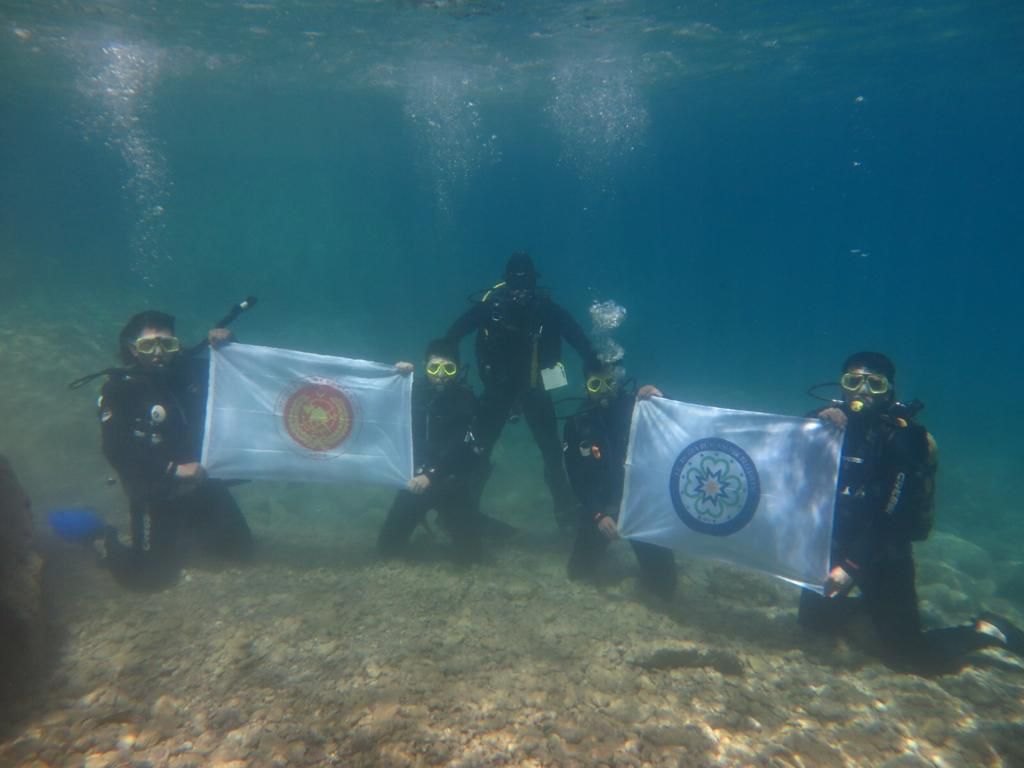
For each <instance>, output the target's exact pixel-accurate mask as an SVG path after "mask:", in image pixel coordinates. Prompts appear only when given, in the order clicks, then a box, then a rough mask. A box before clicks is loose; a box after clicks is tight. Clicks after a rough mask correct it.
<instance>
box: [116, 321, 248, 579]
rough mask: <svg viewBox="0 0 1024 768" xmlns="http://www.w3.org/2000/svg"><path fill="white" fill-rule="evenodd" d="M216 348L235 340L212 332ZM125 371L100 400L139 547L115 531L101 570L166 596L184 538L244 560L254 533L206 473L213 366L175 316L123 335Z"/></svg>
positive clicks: (133, 326)
mask: <svg viewBox="0 0 1024 768" xmlns="http://www.w3.org/2000/svg"><path fill="white" fill-rule="evenodd" d="M208 340H209V342H210V344H213V345H217V344H223V343H226V342H228V341H230V340H231V333H230V331H228V330H226V329H224V328H215V329H213V330H211V331H210V333H209V339H208ZM120 352H121V358H122V361H123V362H124V363H125V365H126V366H128V367H127V368H125V369H122V370H117V371H112V372H110V378H109V379H108V381H107V382H106V384H104V385H103V390H102V395H101V397H100V399H99V404H98V405H99V414H98V415H99V419H100V426H101V430H102V436H103V454H104V455H105V456H106V457H107V460H108V461H109V462H110V464H111V465H112V466H113V467H114V469H116V470H117V473H118V475H119V476H120V478H121V484H122V485H123V486H124V488H125V491H126V492H127V494H128V498H129V501H130V513H131V536H132V544H131V546H130V547H128V546H125V545H124V544H122V543H121V542H120V540H119V539H118V537H117V532H116V530H114V529H113V528H107V529H106V531H105V533H104V536H103V545H104V546H103V548H104V549H105V550H106V551H105V554H104V556H103V559H102V561H101V562H102V564H103V565H104V566H106V567H108V568H110V570H111V572H112V573H113V575H114V577H115V578H116V579H117V580H118V581H119V582H121V583H123V584H124V585H125V586H129V587H133V588H137V589H159V588H162V587H165V586H169V585H171V584H173V583H174V582H175V581H177V579H178V576H179V575H180V572H181V565H182V557H183V544H184V543H185V542H184V539H185V538H186V536H193V537H195V538H196V539H198V542H199V543H200V544H201V545H204V546H205V548H208V549H210V550H211V551H213V552H214V553H215V554H218V555H221V556H224V557H227V558H231V559H235V560H244V559H247V558H248V557H249V556H250V554H251V552H252V534H251V533H250V531H249V527H248V525H247V524H246V522H245V518H244V517H243V516H242V513H241V511H240V510H239V509H238V506H237V505H236V504H235V500H234V499H233V498H232V497H231V494H230V493H229V492H228V489H227V486H226V485H225V484H224V483H222V482H220V481H218V480H210V479H207V477H206V472H205V470H204V469H203V467H202V466H201V465H200V464H199V455H200V452H201V448H202V438H203V427H204V414H205V410H206V394H207V362H206V360H205V358H204V359H200V358H197V357H195V356H192V355H190V354H188V353H186V352H183V351H182V349H181V342H180V341H179V340H178V339H177V338H176V337H175V336H174V317H172V316H171V315H167V314H164V313H162V312H154V311H146V312H141V313H139V314H137V315H135V316H134V317H132V318H131V320H129V321H128V323H127V325H125V327H124V329H123V330H122V331H121V334H120Z"/></svg>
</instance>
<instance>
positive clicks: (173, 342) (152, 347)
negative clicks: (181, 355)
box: [133, 336, 181, 356]
mask: <svg viewBox="0 0 1024 768" xmlns="http://www.w3.org/2000/svg"><path fill="white" fill-rule="evenodd" d="M133 346H134V348H135V351H136V352H137V353H139V354H140V355H147V356H148V355H155V354H157V353H158V352H161V353H163V354H165V355H170V354H173V353H175V352H180V351H181V340H180V339H179V338H178V337H177V336H143V337H141V338H138V339H136V340H135V343H134V345H133Z"/></svg>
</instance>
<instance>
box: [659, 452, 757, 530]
mask: <svg viewBox="0 0 1024 768" xmlns="http://www.w3.org/2000/svg"><path fill="white" fill-rule="evenodd" d="M669 495H670V496H671V497H672V505H673V506H674V507H675V508H676V514H677V515H679V519H680V520H682V521H683V522H684V523H685V524H686V525H687V526H688V527H689V528H692V529H693V530H695V531H697V532H698V533H707V534H710V535H711V536H729V535H731V534H734V533H736V532H737V531H739V530H741V529H743V528H744V527H745V526H746V525H747V523H749V522H750V521H751V520H753V519H754V512H756V511H757V504H758V502H759V501H760V500H761V479H760V478H759V477H758V474H757V467H755V466H754V462H753V461H752V460H751V458H750V456H748V455H747V452H746V451H744V450H743V449H742V448H740V447H739V446H738V445H736V444H735V443H730V442H729V441H728V440H722V439H721V438H718V437H705V438H702V439H700V440H697V441H696V442H693V443H690V445H688V446H686V448H684V449H683V451H682V453H680V454H679V457H678V458H677V459H676V461H675V464H673V465H672V476H671V478H670V480H669Z"/></svg>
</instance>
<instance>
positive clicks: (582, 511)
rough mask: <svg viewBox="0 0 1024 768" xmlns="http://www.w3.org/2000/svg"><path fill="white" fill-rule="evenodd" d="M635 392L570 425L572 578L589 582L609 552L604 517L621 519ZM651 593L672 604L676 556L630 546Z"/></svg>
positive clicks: (591, 408)
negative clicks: (575, 502) (574, 504)
mask: <svg viewBox="0 0 1024 768" xmlns="http://www.w3.org/2000/svg"><path fill="white" fill-rule="evenodd" d="M634 400H635V394H634V393H633V392H623V391H620V392H619V394H618V395H617V396H616V397H614V398H612V399H611V400H610V401H609V402H608V405H607V407H605V406H601V405H599V404H591V403H587V404H586V405H584V407H583V408H581V409H580V410H579V411H578V412H577V413H576V414H574V415H573V416H571V417H570V418H569V419H568V421H566V423H565V468H566V471H567V472H568V474H569V482H570V483H571V484H572V489H573V491H575V493H576V497H577V498H578V499H579V506H578V522H577V528H576V541H575V543H574V545H573V550H572V555H571V556H570V557H569V578H570V579H574V580H575V579H588V578H593V576H594V575H595V572H596V569H597V565H598V562H599V561H600V558H601V556H602V555H603V554H604V552H605V549H606V548H607V547H608V543H609V542H608V539H607V538H606V537H605V535H604V534H602V533H601V531H600V530H599V529H598V522H599V521H600V519H601V517H603V516H605V515H607V516H609V517H611V518H612V519H617V518H618V515H619V504H620V503H621V501H622V492H623V483H624V481H625V476H626V467H625V464H626V450H627V448H628V445H629V425H630V420H631V418H632V414H633V402H634ZM630 545H631V546H632V547H633V551H634V552H635V553H636V558H637V562H638V563H639V565H640V580H641V584H642V585H643V586H644V588H645V589H647V590H649V591H650V592H652V593H654V594H656V595H658V596H660V597H662V598H666V599H667V598H670V597H671V596H672V595H673V594H674V593H675V589H676V567H675V559H674V557H673V555H672V552H671V550H668V549H665V548H664V547H658V546H655V545H654V544H646V543H644V542H639V541H630Z"/></svg>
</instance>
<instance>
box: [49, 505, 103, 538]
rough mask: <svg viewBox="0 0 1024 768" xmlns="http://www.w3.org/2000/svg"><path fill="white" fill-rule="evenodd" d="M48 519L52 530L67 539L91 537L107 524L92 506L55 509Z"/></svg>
mask: <svg viewBox="0 0 1024 768" xmlns="http://www.w3.org/2000/svg"><path fill="white" fill-rule="evenodd" d="M48 519H49V521H50V527H52V528H53V532H54V533H56V534H57V535H58V536H60V537H61V538H62V539H66V540H67V541H83V540H86V539H91V538H93V537H95V536H96V534H98V533H99V532H100V531H102V530H103V529H104V528H106V526H107V524H106V523H104V522H103V520H102V519H101V518H100V516H99V515H97V514H96V510H95V509H93V508H92V507H67V508H65V509H55V510H53V511H51V512H50V514H49V516H48Z"/></svg>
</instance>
